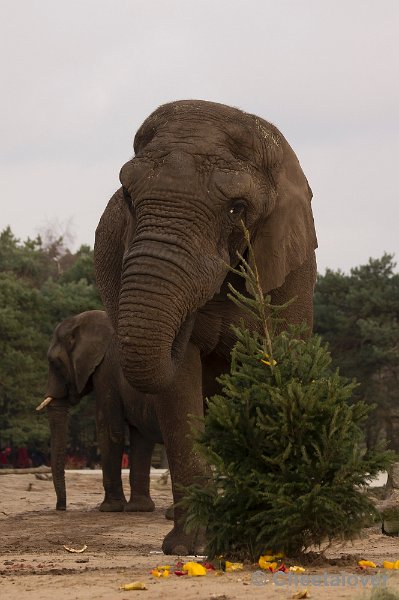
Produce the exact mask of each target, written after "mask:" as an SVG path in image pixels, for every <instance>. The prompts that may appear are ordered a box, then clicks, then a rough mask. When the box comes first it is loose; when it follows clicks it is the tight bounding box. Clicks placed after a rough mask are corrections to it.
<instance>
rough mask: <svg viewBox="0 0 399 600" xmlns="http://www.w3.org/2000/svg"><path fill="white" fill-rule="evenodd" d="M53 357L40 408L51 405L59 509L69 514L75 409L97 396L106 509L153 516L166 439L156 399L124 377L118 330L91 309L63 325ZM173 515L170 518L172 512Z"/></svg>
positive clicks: (56, 336) (51, 351) (103, 506)
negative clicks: (153, 472)
mask: <svg viewBox="0 0 399 600" xmlns="http://www.w3.org/2000/svg"><path fill="white" fill-rule="evenodd" d="M47 357H48V362H49V371H48V381H47V389H46V400H45V401H44V402H42V403H41V405H39V406H38V409H40V408H43V407H44V406H45V405H48V415H49V421H50V432H51V469H52V473H53V482H54V487H55V492H56V495H57V504H56V509H57V510H65V509H66V489H65V471H64V469H65V454H66V446H67V432H68V413H69V408H70V406H74V405H76V404H77V403H78V402H79V400H80V399H81V398H82V397H83V396H85V395H87V394H89V393H90V392H91V391H94V394H95V402H96V423H97V433H98V443H99V447H100V451H101V458H102V471H103V485H104V490H105V497H104V500H103V502H102V503H101V505H100V510H101V511H104V512H118V511H147V512H149V511H153V510H154V502H153V501H152V499H151V496H150V490H149V487H150V468H151V456H152V451H153V449H154V445H155V444H156V443H163V440H162V435H161V432H160V428H159V425H158V421H157V418H156V415H155V410H154V408H153V406H152V403H151V400H149V399H148V398H144V395H143V394H141V393H140V392H136V391H135V390H133V389H132V388H131V386H130V385H129V384H128V383H127V381H126V379H125V377H124V376H123V374H122V370H121V367H120V364H119V359H118V351H117V347H116V340H115V336H114V331H113V329H112V326H111V323H110V321H109V319H108V317H107V315H106V313H105V312H104V311H101V310H90V311H87V312H83V313H80V314H78V315H75V316H73V317H69V318H67V319H65V320H64V321H62V322H61V323H60V324H59V325H58V326H57V327H56V329H55V331H54V334H53V338H52V341H51V344H50V347H49V350H48V354H47ZM126 423H127V424H128V426H129V432H130V488H131V496H130V500H129V502H127V501H126V498H125V496H124V493H123V487H122V477H121V462H122V454H123V448H124V442H125V424H126ZM168 512H170V509H169V511H168ZM167 516H169V517H170V515H168V513H167Z"/></svg>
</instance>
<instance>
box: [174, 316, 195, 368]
mask: <svg viewBox="0 0 399 600" xmlns="http://www.w3.org/2000/svg"><path fill="white" fill-rule="evenodd" d="M194 322H195V314H192V315H189V316H188V317H186V319H185V320H184V321H183V323H182V325H181V327H180V329H179V331H178V332H177V334H176V337H175V339H174V340H173V343H172V347H171V357H172V361H173V363H174V364H175V365H176V366H177V365H178V364H179V363H180V361H181V360H182V358H183V355H184V352H185V350H186V347H187V344H188V341H189V339H190V336H191V333H192V330H193V327H194Z"/></svg>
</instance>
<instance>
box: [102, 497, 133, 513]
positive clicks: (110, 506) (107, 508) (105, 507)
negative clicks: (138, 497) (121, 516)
mask: <svg viewBox="0 0 399 600" xmlns="http://www.w3.org/2000/svg"><path fill="white" fill-rule="evenodd" d="M125 506H126V500H125V499H123V500H122V499H119V500H108V499H105V500H103V502H102V503H101V504H100V507H99V510H100V511H101V512H123V509H124V508H125Z"/></svg>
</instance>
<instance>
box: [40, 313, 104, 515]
mask: <svg viewBox="0 0 399 600" xmlns="http://www.w3.org/2000/svg"><path fill="white" fill-rule="evenodd" d="M112 335H113V329H112V326H111V323H110V321H109V319H108V317H107V315H106V313H105V312H104V311H101V310H91V311H87V312H83V313H81V314H79V315H76V316H73V317H69V318H68V319H65V320H64V321H62V322H61V323H60V324H59V325H58V326H57V327H56V329H55V331H54V334H53V338H52V341H51V344H50V347H49V350H48V353H47V358H48V363H49V369H48V380H47V387H46V400H45V401H44V402H42V404H41V405H39V407H38V409H40V408H42V407H43V406H45V405H48V413H49V421H50V433H51V470H52V473H53V482H54V487H55V491H56V495H57V505H56V508H57V510H65V508H66V491H65V473H64V466H65V452H66V446H67V435H68V415H69V407H70V406H73V405H75V404H77V403H78V402H79V400H80V399H81V398H82V397H83V396H85V395H86V394H88V393H89V392H90V391H91V390H92V381H91V378H92V375H93V373H94V371H95V369H96V367H97V366H98V365H99V364H100V363H101V362H102V360H103V358H104V355H105V352H106V350H107V348H108V345H109V343H110V341H111V337H112Z"/></svg>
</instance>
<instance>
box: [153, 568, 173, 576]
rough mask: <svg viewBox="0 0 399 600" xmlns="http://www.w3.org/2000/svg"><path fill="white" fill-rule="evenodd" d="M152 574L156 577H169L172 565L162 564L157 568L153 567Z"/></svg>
mask: <svg viewBox="0 0 399 600" xmlns="http://www.w3.org/2000/svg"><path fill="white" fill-rule="evenodd" d="M151 575H153V576H154V577H169V575H170V566H169V565H162V566H160V567H156V568H155V569H152V571H151Z"/></svg>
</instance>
